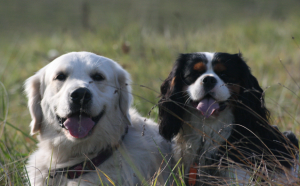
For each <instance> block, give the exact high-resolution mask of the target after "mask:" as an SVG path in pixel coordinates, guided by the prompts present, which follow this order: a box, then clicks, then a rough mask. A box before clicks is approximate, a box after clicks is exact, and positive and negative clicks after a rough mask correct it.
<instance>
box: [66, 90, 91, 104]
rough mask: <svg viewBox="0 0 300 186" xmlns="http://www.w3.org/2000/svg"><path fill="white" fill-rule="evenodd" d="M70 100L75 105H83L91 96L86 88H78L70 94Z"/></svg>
mask: <svg viewBox="0 0 300 186" xmlns="http://www.w3.org/2000/svg"><path fill="white" fill-rule="evenodd" d="M70 98H71V101H72V102H73V103H75V104H77V105H85V104H87V103H88V102H89V101H90V100H91V99H92V94H91V92H90V90H89V89H87V88H78V89H76V90H74V91H73V92H72V93H71V94H70Z"/></svg>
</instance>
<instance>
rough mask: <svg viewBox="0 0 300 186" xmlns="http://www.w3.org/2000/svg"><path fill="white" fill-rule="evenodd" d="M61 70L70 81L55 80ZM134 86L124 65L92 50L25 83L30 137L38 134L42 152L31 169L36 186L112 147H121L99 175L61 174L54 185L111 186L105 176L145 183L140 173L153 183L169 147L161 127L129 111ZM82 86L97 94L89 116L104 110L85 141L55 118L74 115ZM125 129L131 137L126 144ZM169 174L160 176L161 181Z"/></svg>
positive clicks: (60, 62)
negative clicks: (73, 102) (75, 95)
mask: <svg viewBox="0 0 300 186" xmlns="http://www.w3.org/2000/svg"><path fill="white" fill-rule="evenodd" d="M59 72H64V73H66V74H67V79H66V80H65V81H58V80H55V76H57V74H58V73H59ZM94 72H97V73H100V74H101V75H102V76H103V77H104V80H102V81H100V82H96V81H93V79H91V74H92V73H94ZM129 82H130V77H129V74H128V73H127V72H126V71H125V70H124V69H123V68H122V67H121V66H120V65H118V64H117V63H116V62H114V61H113V60H111V59H108V58H105V57H102V56H98V55H95V54H92V53H89V52H72V53H68V54H65V55H63V56H61V57H59V58H57V59H55V60H54V61H53V62H51V63H50V64H48V65H47V66H45V67H44V68H42V69H41V70H40V71H38V72H37V73H36V74H35V75H33V76H32V77H30V78H29V79H28V80H27V81H26V83H25V91H26V94H27V96H28V107H29V110H30V114H31V117H32V122H31V124H30V127H31V134H34V133H39V136H38V140H39V143H38V145H37V146H38V148H37V150H36V151H35V152H34V153H33V154H32V155H31V156H30V157H29V160H28V163H27V166H26V169H27V172H28V175H29V178H30V182H31V185H37V186H40V185H43V184H45V182H46V180H47V177H48V172H49V169H50V166H51V170H54V169H58V168H63V167H66V166H73V165H75V164H77V163H80V162H82V161H84V160H85V159H86V158H90V159H91V158H93V157H95V156H96V155H97V153H98V152H99V151H101V150H102V149H104V148H106V147H107V146H108V145H110V146H117V145H119V147H118V148H117V150H116V151H114V153H113V155H112V156H111V157H110V158H109V159H107V160H106V161H105V162H104V163H103V164H101V165H100V166H99V167H97V168H98V169H97V171H92V172H90V173H87V174H83V175H82V177H80V178H77V179H66V178H65V177H63V176H62V175H61V174H59V173H58V174H57V175H56V176H55V178H54V179H51V178H50V179H49V185H68V186H70V185H78V184H79V182H80V185H101V181H100V180H102V182H103V183H104V184H105V183H108V184H109V183H110V182H109V180H108V179H107V178H106V177H105V176H104V173H105V174H106V175H107V176H108V177H109V178H110V179H111V180H112V181H113V182H114V183H115V184H116V185H136V184H140V183H141V180H140V179H139V178H138V176H139V175H138V174H140V176H141V177H142V178H145V179H146V181H149V180H150V178H151V177H152V176H153V175H154V174H155V172H157V171H158V170H159V168H160V166H161V163H162V162H163V158H162V156H161V154H160V153H159V151H158V148H159V149H160V150H161V151H162V152H163V153H167V152H168V151H169V144H168V143H167V142H166V141H164V140H163V139H162V137H160V136H159V134H158V126H157V124H156V123H154V122H153V121H152V120H148V119H147V120H146V119H145V118H142V117H141V116H140V115H139V114H138V113H137V112H136V111H135V110H133V109H131V110H130V109H129V108H130V105H131V102H132V96H131V87H130V85H129ZM77 88H88V89H89V90H90V92H91V93H92V100H91V105H90V108H88V109H87V110H85V112H86V113H89V114H90V115H91V116H92V117H95V116H97V115H98V114H99V113H100V112H101V111H103V110H104V115H103V116H102V118H101V119H100V121H99V122H98V123H97V124H96V126H95V127H94V129H93V132H92V134H91V135H89V136H87V137H85V138H83V139H78V138H74V137H73V136H71V135H70V133H69V132H68V130H65V129H63V128H62V127H60V126H59V123H58V121H57V119H56V115H58V116H60V117H66V116H67V115H68V114H70V112H71V109H70V102H69V100H70V99H68V96H69V95H70V93H71V92H72V91H73V90H75V89H77ZM129 110H130V111H129ZM126 126H128V127H129V128H128V133H127V134H126V135H125V137H124V139H123V140H122V139H121V138H122V135H123V134H124V133H125V129H126ZM154 142H155V143H154ZM164 174H165V173H163V174H162V176H161V177H160V178H159V181H161V182H162V183H163V182H164V181H165V179H164V178H165V177H166V176H165V175H164ZM99 176H100V177H99ZM105 185H106V184H105Z"/></svg>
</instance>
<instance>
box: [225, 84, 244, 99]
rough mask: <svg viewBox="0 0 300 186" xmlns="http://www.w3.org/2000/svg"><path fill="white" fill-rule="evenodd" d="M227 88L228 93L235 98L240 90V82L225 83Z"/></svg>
mask: <svg viewBox="0 0 300 186" xmlns="http://www.w3.org/2000/svg"><path fill="white" fill-rule="evenodd" d="M227 87H228V89H229V90H230V94H231V96H232V97H233V98H234V99H237V97H238V95H239V94H240V91H241V86H240V84H239V83H238V84H228V85H227Z"/></svg>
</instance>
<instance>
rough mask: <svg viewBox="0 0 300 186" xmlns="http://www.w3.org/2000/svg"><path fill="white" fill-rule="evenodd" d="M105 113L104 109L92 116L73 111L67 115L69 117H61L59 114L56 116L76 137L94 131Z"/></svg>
mask: <svg viewBox="0 0 300 186" xmlns="http://www.w3.org/2000/svg"><path fill="white" fill-rule="evenodd" d="M103 114H104V110H103V111H101V112H100V114H98V115H97V116H96V117H90V116H89V115H87V114H86V113H80V112H76V113H73V114H71V115H69V116H67V118H61V117H59V116H58V115H57V116H56V117H57V119H58V121H59V123H60V126H61V127H62V128H65V129H67V130H68V131H69V133H70V134H71V136H73V137H74V138H84V137H86V136H88V135H90V134H91V133H92V131H93V128H94V127H95V126H96V124H97V123H98V122H99V120H100V119H101V117H102V116H103Z"/></svg>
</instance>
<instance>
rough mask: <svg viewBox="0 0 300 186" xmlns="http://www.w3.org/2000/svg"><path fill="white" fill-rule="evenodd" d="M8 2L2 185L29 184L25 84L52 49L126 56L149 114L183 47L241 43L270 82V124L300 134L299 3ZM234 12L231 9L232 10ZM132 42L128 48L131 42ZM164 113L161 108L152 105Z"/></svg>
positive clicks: (3, 5)
mask: <svg viewBox="0 0 300 186" xmlns="http://www.w3.org/2000/svg"><path fill="white" fill-rule="evenodd" d="M70 2H71V1H70V0H66V1H64V2H60V1H51V3H50V2H46V1H36V2H34V1H31V2H28V3H24V2H23V1H17V0H13V1H5V2H4V1H3V2H0V41H1V42H0V82H1V85H2V84H3V86H0V116H1V120H0V135H1V136H0V185H13V184H15V185H22V184H24V183H25V182H26V180H24V179H22V176H21V171H22V168H23V165H24V162H26V158H27V157H28V155H29V154H30V153H31V152H33V150H34V149H35V147H36V146H35V144H36V140H35V138H32V137H30V136H28V135H26V134H29V123H30V115H29V112H28V109H27V107H26V104H27V100H26V98H25V96H24V94H23V87H22V86H23V83H24V80H25V79H26V78H28V77H29V76H31V75H33V74H34V73H35V72H36V71H37V70H38V69H40V68H41V67H43V66H45V65H46V64H47V63H49V62H50V61H51V59H52V58H51V57H50V56H49V55H48V53H49V51H51V50H53V49H54V50H56V51H57V53H58V54H64V53H66V52H70V51H82V50H84V51H91V52H94V53H97V54H99V55H103V56H106V57H109V58H112V59H114V60H115V61H117V62H119V63H120V64H121V65H122V66H123V67H124V68H125V69H126V70H127V71H128V72H130V74H131V77H132V88H133V93H134V95H136V96H135V101H134V106H135V107H136V108H137V110H138V111H139V112H141V113H142V114H143V115H147V114H148V113H149V111H150V110H151V108H152V107H153V106H155V104H156V103H157V101H158V96H159V86H160V84H161V83H162V81H163V80H164V79H165V78H166V77H167V75H168V73H169V72H170V70H171V66H172V64H173V62H174V61H175V59H176V57H177V55H178V54H179V53H187V52H195V51H212V52H214V51H223V52H229V53H237V52H239V51H241V52H242V53H243V55H244V57H245V58H246V60H247V61H248V65H249V66H250V67H251V69H252V73H253V74H254V75H255V76H256V77H257V79H258V81H259V82H260V84H261V86H262V87H263V88H264V89H265V90H266V102H267V107H268V108H269V109H270V110H271V112H272V122H273V124H274V125H277V126H279V128H280V129H281V130H292V131H294V132H295V134H296V135H297V136H298V137H299V136H300V125H299V122H300V108H299V96H300V95H299V90H300V83H299V82H300V81H299V80H300V74H299V69H300V63H299V61H300V47H299V45H300V31H299V28H300V16H299V14H300V13H299V11H298V10H297V7H299V6H298V5H299V2H298V1H296V0H289V1H284V2H281V1H263V2H260V1H255V0H254V1H251V2H250V1H249V2H240V1H236V0H230V1H227V2H225V1H224V2H223V1H222V2H219V1H210V2H204V1H203V2H198V1H191V0H189V1H187V2H185V3H182V2H181V1H179V0H178V1H174V2H173V3H171V2H167V1H158V0H155V1H151V2H148V1H137V0H128V1H122V2H120V3H118V2H116V1H109V2H108V1H99V2H96V1H86V2H88V3H89V7H90V14H89V15H90V16H89V28H88V29H84V28H82V25H81V11H80V9H81V8H80V7H81V6H82V2H83V1H79V0H75V1H72V3H71V4H70ZM228 12H229V13H228ZM125 44H126V45H128V46H129V47H130V50H129V51H128V52H126V51H125V50H124V49H122V46H123V45H125ZM151 117H152V118H154V119H156V118H157V109H156V108H155V109H154V110H153V111H152V112H151Z"/></svg>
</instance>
